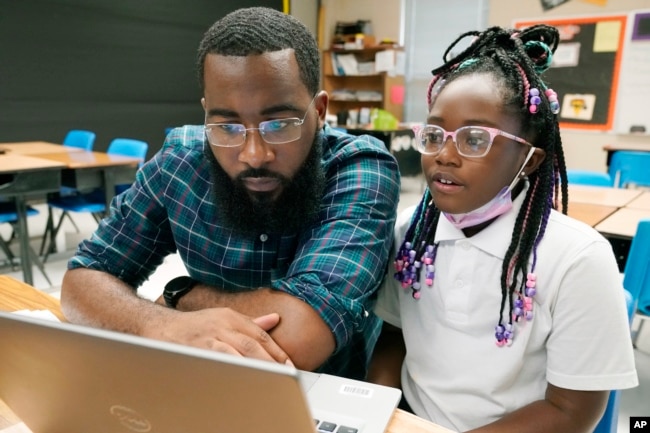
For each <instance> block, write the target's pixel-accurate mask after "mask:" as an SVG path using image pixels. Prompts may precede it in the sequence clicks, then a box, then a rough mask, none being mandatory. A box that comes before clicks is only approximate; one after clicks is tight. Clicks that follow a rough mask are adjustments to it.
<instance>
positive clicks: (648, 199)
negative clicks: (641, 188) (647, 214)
mask: <svg viewBox="0 0 650 433" xmlns="http://www.w3.org/2000/svg"><path fill="white" fill-rule="evenodd" d="M625 207H629V208H633V209H646V210H649V211H650V191H645V192H644V193H643V194H641V195H640V196H638V197H637V198H635V199H634V200H632V201H631V202H629V203H628V204H627V205H626V206H625Z"/></svg>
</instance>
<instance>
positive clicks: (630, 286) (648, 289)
mask: <svg viewBox="0 0 650 433" xmlns="http://www.w3.org/2000/svg"><path fill="white" fill-rule="evenodd" d="M623 285H624V286H625V288H626V289H627V290H629V291H630V293H631V294H632V297H633V299H634V303H635V313H636V317H637V318H638V319H640V323H639V327H638V329H637V330H636V332H635V333H634V338H633V343H634V344H636V339H637V337H638V335H639V333H640V332H641V328H642V327H643V324H644V323H645V321H646V320H648V319H650V218H645V219H642V220H641V221H639V223H638V225H637V229H636V233H635V234H634V237H633V238H632V244H631V245H630V251H629V253H628V256H627V261H626V263H625V276H624V279H623Z"/></svg>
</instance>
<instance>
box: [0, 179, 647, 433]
mask: <svg viewBox="0 0 650 433" xmlns="http://www.w3.org/2000/svg"><path fill="white" fill-rule="evenodd" d="M402 180H403V182H402V196H401V199H400V204H399V210H402V209H404V208H406V207H408V206H410V205H413V204H416V203H417V202H418V201H419V199H420V197H421V193H422V191H423V188H424V184H423V182H422V180H421V179H420V178H418V177H410V178H403V179H402ZM36 208H37V209H39V210H40V211H41V215H39V216H38V217H33V218H30V220H29V230H30V234H32V236H33V238H34V239H35V240H34V242H33V246H34V247H35V249H36V250H37V251H38V248H39V247H40V236H39V230H42V227H45V217H44V215H46V212H47V211H46V209H45V208H44V205H36ZM74 220H75V222H76V224H77V226H78V227H79V232H77V231H76V230H75V228H74V226H72V224H70V223H69V222H68V221H66V222H65V223H64V226H63V229H62V230H61V231H62V232H64V234H62V235H61V236H60V238H59V239H57V246H58V249H59V251H63V252H60V253H55V254H54V255H52V256H51V257H50V258H49V259H48V261H47V263H46V264H45V270H46V272H47V274H48V276H49V278H50V280H51V281H52V284H51V285H50V284H49V283H48V282H47V281H46V280H45V278H44V277H43V275H42V274H41V273H40V271H39V270H38V269H37V268H36V267H34V270H33V274H34V284H33V285H34V286H35V287H37V288H39V289H41V290H43V291H44V292H47V293H49V294H51V295H53V296H56V297H58V296H59V290H60V284H61V280H62V278H63V274H64V272H65V267H66V263H67V260H68V258H69V257H70V256H71V255H72V253H73V252H74V248H75V246H76V245H77V243H78V242H79V241H80V240H81V239H82V238H83V237H85V236H87V235H88V234H89V233H91V232H92V230H93V229H94V227H96V223H95V222H94V220H93V219H92V218H91V217H90V216H88V215H74ZM5 226H6V225H5ZM3 230H4V228H3ZM0 235H2V236H4V237H5V239H6V238H7V236H8V233H7V232H4V231H2V230H0ZM37 238H38V239H39V240H36V239H37ZM3 260H4V256H2V254H1V253H0V273H4V274H9V275H12V276H14V277H15V278H17V279H22V272H20V271H19V270H12V269H11V268H10V267H8V266H6V264H4V265H3ZM184 273H186V270H185V267H184V266H183V264H182V262H180V260H179V259H178V257H177V256H175V255H173V256H169V257H168V258H167V259H166V260H165V262H164V264H163V265H162V266H161V267H160V268H159V269H158V270H157V271H156V272H155V273H154V274H153V275H152V276H151V278H149V280H148V281H147V282H146V283H145V284H144V285H143V286H142V287H141V288H140V289H139V292H140V294H141V295H142V296H144V297H147V298H149V299H155V298H156V297H158V296H159V295H160V293H161V292H162V287H163V285H164V284H165V283H166V282H167V281H168V280H169V279H171V278H173V277H175V276H178V275H181V274H184ZM638 324H639V321H638V319H637V320H635V321H634V323H633V325H632V329H633V332H634V331H635V330H636V329H637V328H638ZM635 359H636V366H637V371H638V375H639V382H640V385H639V387H637V388H634V389H631V390H624V391H623V392H622V393H621V403H620V410H619V420H618V425H619V428H618V433H629V431H630V430H629V419H630V416H650V403H648V402H650V324H647V325H645V327H644V328H643V332H642V333H641V334H640V335H639V338H638V339H637V348H636V349H635Z"/></svg>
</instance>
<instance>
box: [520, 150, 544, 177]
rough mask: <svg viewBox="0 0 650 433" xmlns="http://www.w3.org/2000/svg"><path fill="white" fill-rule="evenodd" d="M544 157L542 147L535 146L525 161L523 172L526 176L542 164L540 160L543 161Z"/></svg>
mask: <svg viewBox="0 0 650 433" xmlns="http://www.w3.org/2000/svg"><path fill="white" fill-rule="evenodd" d="M545 158H546V152H545V151H544V149H540V148H539V147H536V148H535V150H534V151H533V155H532V156H531V157H530V159H529V160H528V162H527V163H526V166H525V167H524V171H523V173H524V174H525V175H526V176H528V175H529V174H531V173H533V172H534V171H535V170H537V168H538V167H539V166H540V165H541V164H542V162H544V159H545Z"/></svg>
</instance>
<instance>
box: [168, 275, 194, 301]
mask: <svg viewBox="0 0 650 433" xmlns="http://www.w3.org/2000/svg"><path fill="white" fill-rule="evenodd" d="M197 284H198V281H194V280H193V279H192V278H190V277H188V276H186V275H182V276H180V277H176V278H174V279H173V280H170V281H169V282H168V283H167V284H165V290H163V298H164V299H165V304H167V306H168V307H169V308H176V305H177V304H178V300H179V299H181V298H182V297H183V296H184V295H186V294H187V293H188V292H189V291H190V290H192V289H193V288H194V286H196V285H197Z"/></svg>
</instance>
